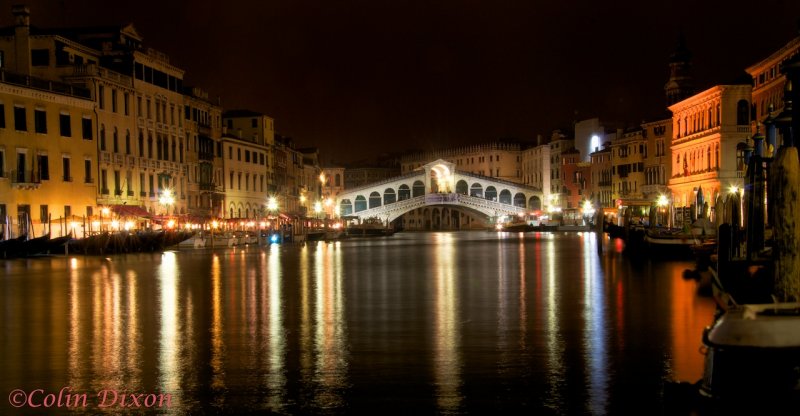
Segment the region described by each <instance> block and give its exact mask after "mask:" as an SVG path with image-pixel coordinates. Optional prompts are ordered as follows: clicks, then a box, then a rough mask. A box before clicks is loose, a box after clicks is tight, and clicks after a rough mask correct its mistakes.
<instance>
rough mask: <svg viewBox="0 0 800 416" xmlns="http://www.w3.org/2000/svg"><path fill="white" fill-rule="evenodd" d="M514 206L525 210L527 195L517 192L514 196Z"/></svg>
mask: <svg viewBox="0 0 800 416" xmlns="http://www.w3.org/2000/svg"><path fill="white" fill-rule="evenodd" d="M514 206H515V207H520V208H525V194H523V193H522V192H517V193H516V194H514Z"/></svg>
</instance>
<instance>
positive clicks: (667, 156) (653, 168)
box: [642, 118, 672, 201]
mask: <svg viewBox="0 0 800 416" xmlns="http://www.w3.org/2000/svg"><path fill="white" fill-rule="evenodd" d="M642 132H643V134H644V136H645V144H644V145H645V147H644V154H643V155H642V160H643V162H644V183H643V185H642V197H643V198H644V199H646V200H650V201H655V200H656V199H657V198H658V197H659V196H660V195H667V194H669V189H668V187H667V185H668V181H669V178H670V177H672V158H671V155H672V153H671V151H670V142H671V140H672V119H671V118H667V119H663V120H657V121H652V122H648V123H643V124H642Z"/></svg>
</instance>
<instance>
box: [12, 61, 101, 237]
mask: <svg viewBox="0 0 800 416" xmlns="http://www.w3.org/2000/svg"><path fill="white" fill-rule="evenodd" d="M41 81H42V80H41V79H38V78H26V77H20V76H19V75H17V74H14V73H12V72H6V71H0V231H2V235H3V237H4V238H10V237H17V236H19V235H22V234H26V233H27V234H28V235H29V236H40V235H43V234H44V233H46V232H48V231H50V232H51V235H53V236H58V235H65V234H66V233H68V232H70V231H72V232H73V235H75V236H79V237H80V236H83V235H84V233H85V232H87V231H89V229H88V228H89V227H91V224H90V223H86V222H84V221H83V220H82V218H87V217H88V218H90V217H92V216H93V215H95V214H96V212H95V209H96V206H95V205H96V202H95V201H96V196H97V170H96V169H97V166H96V160H97V147H96V146H97V144H96V143H95V136H94V125H95V123H96V122H95V118H94V114H93V109H94V104H93V102H92V100H91V98H90V93H89V91H88V90H86V89H79V88H70V86H68V85H66V84H54V83H49V82H41ZM31 84H35V85H37V86H44V85H47V86H48V88H47V89H44V88H40V87H35V88H32V87H30V86H29V85H31ZM49 220H52V224H53V227H52V230H50V229H49V227H48V221H49Z"/></svg>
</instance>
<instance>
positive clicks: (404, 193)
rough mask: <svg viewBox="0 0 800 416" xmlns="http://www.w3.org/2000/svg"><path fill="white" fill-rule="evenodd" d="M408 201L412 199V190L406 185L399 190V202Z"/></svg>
mask: <svg viewBox="0 0 800 416" xmlns="http://www.w3.org/2000/svg"><path fill="white" fill-rule="evenodd" d="M406 199H411V188H409V187H408V185H406V184H402V185H400V187H399V188H397V200H398V201H403V200H406Z"/></svg>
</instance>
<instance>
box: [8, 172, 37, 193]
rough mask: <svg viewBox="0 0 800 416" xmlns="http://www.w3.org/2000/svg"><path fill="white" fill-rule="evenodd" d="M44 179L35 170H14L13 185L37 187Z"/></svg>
mask: <svg viewBox="0 0 800 416" xmlns="http://www.w3.org/2000/svg"><path fill="white" fill-rule="evenodd" d="M41 183H42V180H41V178H40V177H39V173H38V172H36V171H34V170H12V171H11V185H12V186H14V187H15V188H19V189H36V188H38V187H39V185H41Z"/></svg>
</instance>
